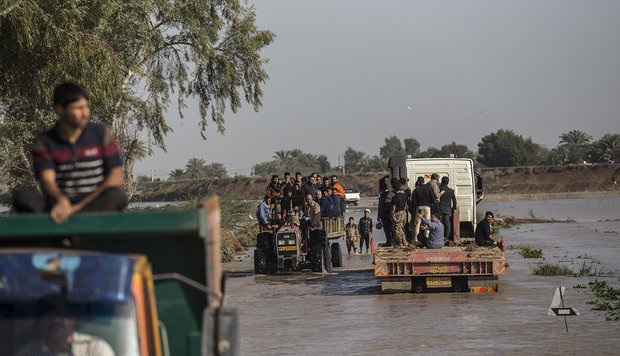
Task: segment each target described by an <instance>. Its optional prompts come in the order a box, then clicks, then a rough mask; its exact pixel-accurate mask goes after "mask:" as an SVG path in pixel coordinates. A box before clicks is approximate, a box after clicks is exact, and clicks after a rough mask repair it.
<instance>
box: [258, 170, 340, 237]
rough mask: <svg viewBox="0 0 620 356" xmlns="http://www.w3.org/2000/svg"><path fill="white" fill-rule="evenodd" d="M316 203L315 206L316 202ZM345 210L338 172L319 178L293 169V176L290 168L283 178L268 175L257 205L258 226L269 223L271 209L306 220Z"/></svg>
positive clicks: (338, 214) (315, 174) (336, 214)
mask: <svg viewBox="0 0 620 356" xmlns="http://www.w3.org/2000/svg"><path fill="white" fill-rule="evenodd" d="M313 203H316V206H315V204H313ZM346 210H347V206H346V200H345V198H344V188H343V187H342V185H341V184H340V183H339V182H338V176H336V175H332V176H331V177H329V178H327V177H326V178H325V179H321V176H320V175H319V174H318V173H316V172H313V173H312V174H310V175H309V176H308V177H306V178H304V177H303V176H302V174H301V172H296V173H295V178H294V179H293V178H292V177H291V175H290V173H289V172H285V173H284V179H281V178H280V177H279V176H278V175H273V176H271V182H270V183H269V185H267V188H266V192H265V197H264V199H263V202H262V203H261V205H259V207H258V211H257V218H258V220H259V223H260V224H261V226H263V227H266V226H267V225H271V224H270V222H269V221H270V220H269V218H268V217H269V216H271V215H272V212H275V213H277V214H276V215H278V216H279V217H284V216H298V217H301V216H303V217H306V218H308V219H309V220H313V218H314V219H319V220H320V218H332V217H342V216H344V213H345V212H346Z"/></svg>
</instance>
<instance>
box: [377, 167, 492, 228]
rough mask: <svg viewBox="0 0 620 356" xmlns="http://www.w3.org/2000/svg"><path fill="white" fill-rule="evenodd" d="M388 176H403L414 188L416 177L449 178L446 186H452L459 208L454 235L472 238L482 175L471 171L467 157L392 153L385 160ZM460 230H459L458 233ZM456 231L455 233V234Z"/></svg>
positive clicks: (481, 195) (480, 193) (427, 179)
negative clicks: (418, 156)
mask: <svg viewBox="0 0 620 356" xmlns="http://www.w3.org/2000/svg"><path fill="white" fill-rule="evenodd" d="M388 170H389V172H390V178H393V177H396V178H407V179H409V186H410V187H411V189H413V188H414V185H415V182H416V180H417V179H418V177H424V182H425V183H428V182H429V181H430V180H431V175H432V174H433V173H437V174H439V177H440V179H439V182H441V177H448V178H450V182H449V183H448V186H449V187H450V188H452V189H454V193H455V195H456V202H457V208H458V210H459V220H460V224H459V225H460V229H457V227H456V226H455V229H454V233H455V238H458V237H463V238H473V237H474V231H475V228H476V204H478V203H479V202H480V201H481V200H482V198H483V195H484V192H483V187H482V178H481V177H480V175H479V174H478V173H477V172H474V162H473V161H472V160H471V159H469V158H406V157H405V156H395V157H392V158H390V160H389V162H388ZM459 230H460V233H459ZM457 234H458V235H459V236H458V237H457Z"/></svg>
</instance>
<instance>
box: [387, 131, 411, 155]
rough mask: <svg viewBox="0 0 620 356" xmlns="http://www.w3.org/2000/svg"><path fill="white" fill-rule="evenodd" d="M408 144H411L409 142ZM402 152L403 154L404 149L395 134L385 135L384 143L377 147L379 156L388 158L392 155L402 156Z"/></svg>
mask: <svg viewBox="0 0 620 356" xmlns="http://www.w3.org/2000/svg"><path fill="white" fill-rule="evenodd" d="M409 144H410V145H411V142H410V143H409ZM410 149H411V147H410ZM404 154H405V149H404V148H403V145H402V143H401V142H400V139H399V138H398V137H397V136H390V137H386V138H385V145H383V146H381V148H379V156H381V157H382V158H385V159H388V158H390V157H394V156H402V155H404Z"/></svg>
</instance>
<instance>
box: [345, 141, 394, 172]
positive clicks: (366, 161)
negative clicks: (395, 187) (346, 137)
mask: <svg viewBox="0 0 620 356" xmlns="http://www.w3.org/2000/svg"><path fill="white" fill-rule="evenodd" d="M344 160H345V162H346V171H347V173H363V172H382V171H385V170H386V167H387V159H385V158H383V157H379V156H372V157H371V156H369V155H367V154H366V153H364V152H362V151H356V150H354V149H353V148H351V147H349V148H347V150H346V151H345V152H344Z"/></svg>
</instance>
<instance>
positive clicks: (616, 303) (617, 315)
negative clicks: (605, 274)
mask: <svg viewBox="0 0 620 356" xmlns="http://www.w3.org/2000/svg"><path fill="white" fill-rule="evenodd" d="M588 286H589V287H590V290H591V291H592V293H593V294H594V297H595V298H596V299H595V300H591V301H588V302H587V303H588V304H592V305H594V306H595V307H594V310H603V311H605V320H608V321H620V288H614V287H612V286H609V285H607V283H606V282H605V281H600V282H599V281H598V280H597V279H595V280H594V281H591V282H588Z"/></svg>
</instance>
